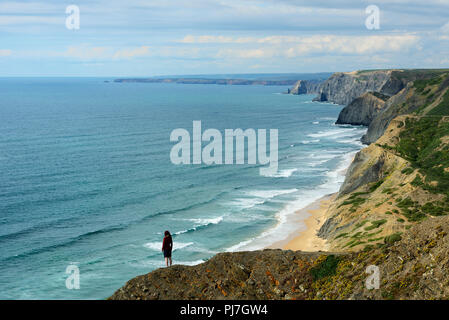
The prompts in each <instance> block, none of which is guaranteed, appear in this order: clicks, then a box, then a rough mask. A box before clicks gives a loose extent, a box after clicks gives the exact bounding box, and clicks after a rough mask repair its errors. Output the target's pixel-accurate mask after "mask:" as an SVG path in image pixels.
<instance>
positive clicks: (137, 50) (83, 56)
mask: <svg viewBox="0 0 449 320" xmlns="http://www.w3.org/2000/svg"><path fill="white" fill-rule="evenodd" d="M149 54H150V47H148V46H140V47H134V48H121V49H113V48H110V47H90V46H87V45H81V46H70V47H68V48H67V50H66V51H65V52H63V53H62V54H56V55H61V56H64V57H67V58H74V59H79V60H125V59H133V58H137V57H142V56H147V55H149Z"/></svg>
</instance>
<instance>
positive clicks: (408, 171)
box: [401, 167, 415, 174]
mask: <svg viewBox="0 0 449 320" xmlns="http://www.w3.org/2000/svg"><path fill="white" fill-rule="evenodd" d="M414 171H415V169H413V168H410V167H408V168H405V169H404V170H402V171H401V173H402V174H411V173H413V172H414Z"/></svg>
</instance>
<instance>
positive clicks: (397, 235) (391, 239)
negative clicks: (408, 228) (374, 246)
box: [384, 232, 402, 245]
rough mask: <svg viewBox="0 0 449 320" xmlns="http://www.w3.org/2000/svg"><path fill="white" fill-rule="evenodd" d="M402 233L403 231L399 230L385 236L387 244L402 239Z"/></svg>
mask: <svg viewBox="0 0 449 320" xmlns="http://www.w3.org/2000/svg"><path fill="white" fill-rule="evenodd" d="M401 234H402V232H397V233H393V234H392V235H389V236H386V237H385V238H384V242H385V244H389V245H391V244H393V243H395V242H396V241H399V240H401V239H402V237H401Z"/></svg>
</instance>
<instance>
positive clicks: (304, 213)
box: [269, 193, 337, 251]
mask: <svg viewBox="0 0 449 320" xmlns="http://www.w3.org/2000/svg"><path fill="white" fill-rule="evenodd" d="M336 196H337V194H336V193H334V194H330V195H326V196H324V197H322V198H321V199H319V200H317V201H315V202H313V203H312V204H310V205H308V206H307V207H305V208H303V209H300V210H298V211H296V212H295V216H296V217H297V219H296V222H295V223H297V230H296V231H295V232H294V233H292V234H290V235H289V236H288V237H287V238H286V239H285V240H282V241H278V242H276V243H274V244H272V245H271V246H269V248H272V249H274V248H277V249H285V250H295V251H296V250H301V251H327V248H328V246H327V243H326V240H325V239H322V238H320V237H318V236H317V232H318V230H319V229H320V228H321V226H322V225H323V223H324V222H325V221H326V219H327V218H328V208H329V205H330V204H331V203H332V201H333V200H334V199H335V197H336ZM304 217H306V218H304ZM304 225H305V228H306V229H305V230H304Z"/></svg>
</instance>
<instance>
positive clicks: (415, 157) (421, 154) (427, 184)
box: [395, 117, 449, 221]
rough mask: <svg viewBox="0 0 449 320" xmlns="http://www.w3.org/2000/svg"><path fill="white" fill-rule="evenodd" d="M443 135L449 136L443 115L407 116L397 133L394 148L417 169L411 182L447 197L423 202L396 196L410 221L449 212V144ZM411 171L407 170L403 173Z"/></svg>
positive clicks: (448, 128) (448, 125) (448, 129)
mask: <svg viewBox="0 0 449 320" xmlns="http://www.w3.org/2000/svg"><path fill="white" fill-rule="evenodd" d="M444 136H449V122H447V121H442V117H423V118H420V119H413V118H408V119H406V126H405V129H404V130H402V131H401V133H400V134H399V138H400V140H399V143H398V144H397V145H396V148H395V149H396V151H397V152H398V153H399V154H400V155H401V156H402V157H403V158H405V159H407V160H408V161H410V162H411V164H412V167H413V168H414V169H418V173H419V175H417V176H416V178H415V179H414V180H413V181H412V185H414V186H416V187H420V188H422V189H424V190H427V191H428V192H431V193H434V194H443V195H445V198H446V199H445V200H444V201H433V202H428V203H426V204H424V205H420V204H419V203H418V202H417V201H413V200H412V199H410V197H408V198H406V199H397V206H398V207H399V208H400V209H401V211H402V213H403V214H404V216H405V217H406V218H407V219H408V220H409V221H420V220H422V219H424V218H425V217H426V216H427V215H433V216H439V215H444V214H448V213H449V170H448V169H447V168H449V144H443V143H442V141H441V138H442V137H444ZM414 169H413V171H414ZM411 172H412V170H408V171H407V172H406V173H411Z"/></svg>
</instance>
